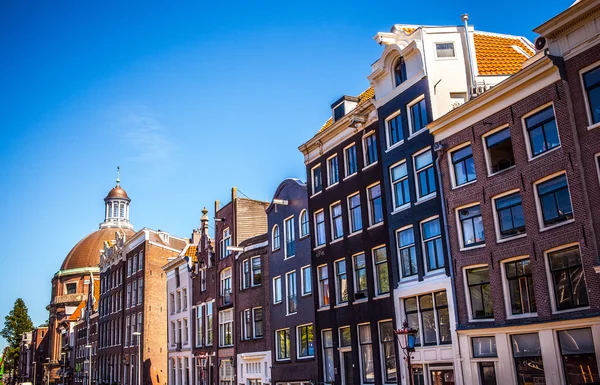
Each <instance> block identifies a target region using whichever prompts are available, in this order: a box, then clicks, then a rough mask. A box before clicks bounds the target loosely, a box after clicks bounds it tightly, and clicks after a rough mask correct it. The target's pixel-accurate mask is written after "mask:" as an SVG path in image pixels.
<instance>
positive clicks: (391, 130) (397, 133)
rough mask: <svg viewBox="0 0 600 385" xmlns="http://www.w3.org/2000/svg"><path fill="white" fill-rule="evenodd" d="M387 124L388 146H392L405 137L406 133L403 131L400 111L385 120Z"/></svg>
mask: <svg viewBox="0 0 600 385" xmlns="http://www.w3.org/2000/svg"><path fill="white" fill-rule="evenodd" d="M385 125H386V131H387V144H388V147H392V146H393V145H395V144H397V143H399V142H401V141H402V139H404V134H403V133H402V115H400V112H398V113H397V114H396V115H394V116H393V117H391V118H388V119H387V120H386V121H385Z"/></svg>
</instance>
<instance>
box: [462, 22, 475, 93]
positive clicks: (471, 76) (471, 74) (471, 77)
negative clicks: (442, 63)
mask: <svg viewBox="0 0 600 385" xmlns="http://www.w3.org/2000/svg"><path fill="white" fill-rule="evenodd" d="M460 18H461V19H462V21H463V23H464V24H465V40H466V41H467V56H468V57H469V80H470V82H471V86H470V87H469V100H471V98H472V97H473V96H474V95H475V93H476V90H477V84H475V70H474V64H473V54H472V53H471V38H470V36H469V23H467V22H468V21H469V15H468V14H466V13H465V14H463V15H462V16H461V17H460Z"/></svg>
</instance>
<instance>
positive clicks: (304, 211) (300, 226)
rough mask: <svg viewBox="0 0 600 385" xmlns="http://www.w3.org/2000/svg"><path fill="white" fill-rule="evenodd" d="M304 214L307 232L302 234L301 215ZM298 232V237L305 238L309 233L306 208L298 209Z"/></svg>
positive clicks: (308, 219)
mask: <svg viewBox="0 0 600 385" xmlns="http://www.w3.org/2000/svg"><path fill="white" fill-rule="evenodd" d="M303 215H306V223H308V232H307V233H306V234H304V232H303V229H302V216H303ZM298 234H300V238H299V239H302V238H306V237H308V236H309V235H310V218H309V216H308V211H307V210H306V209H302V211H300V215H299V216H298Z"/></svg>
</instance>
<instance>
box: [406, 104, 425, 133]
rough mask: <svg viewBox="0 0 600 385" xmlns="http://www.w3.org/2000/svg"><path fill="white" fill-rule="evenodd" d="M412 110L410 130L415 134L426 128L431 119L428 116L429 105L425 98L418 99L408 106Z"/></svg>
mask: <svg viewBox="0 0 600 385" xmlns="http://www.w3.org/2000/svg"><path fill="white" fill-rule="evenodd" d="M408 110H409V112H410V123H411V124H410V132H411V134H415V133H417V132H419V131H420V130H422V129H423V128H425V126H426V125H427V123H429V120H428V118H427V107H426V106H425V98H422V99H421V100H418V101H416V102H414V103H413V104H411V105H410V106H409V107H408Z"/></svg>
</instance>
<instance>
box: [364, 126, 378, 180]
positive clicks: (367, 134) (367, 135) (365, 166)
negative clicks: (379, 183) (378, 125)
mask: <svg viewBox="0 0 600 385" xmlns="http://www.w3.org/2000/svg"><path fill="white" fill-rule="evenodd" d="M375 131H376V130H371V131H369V132H366V133H364V134H363V136H362V139H361V141H362V146H363V166H364V167H363V170H365V169H367V168H369V167H371V166H374V165H376V164H377V163H378V162H379V154H377V137H375V141H374V142H373V143H375V155H376V156H377V160H376V161H375V162H373V163H369V164H367V159H368V155H367V152H368V151H367V145H366V139H367V138H369V137H370V136H373V135H377V133H376V132H375Z"/></svg>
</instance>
